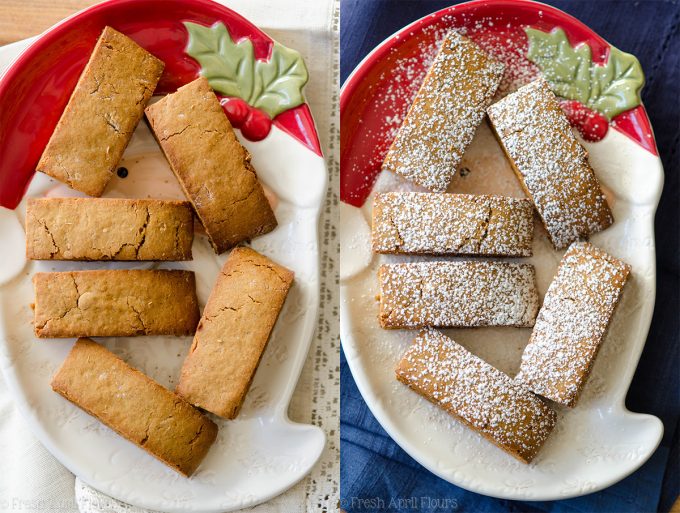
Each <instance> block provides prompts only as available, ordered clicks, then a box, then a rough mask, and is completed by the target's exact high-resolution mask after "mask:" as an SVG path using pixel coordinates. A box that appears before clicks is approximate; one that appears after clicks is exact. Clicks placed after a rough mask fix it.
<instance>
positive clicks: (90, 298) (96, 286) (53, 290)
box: [33, 270, 199, 338]
mask: <svg viewBox="0 0 680 513" xmlns="http://www.w3.org/2000/svg"><path fill="white" fill-rule="evenodd" d="M33 285H34V287H35V322H34V329H35V334H36V335H37V336H38V337H42V338H64V337H126V336H136V335H178V336H180V335H193V333H194V330H195V329H196V325H197V324H198V320H199V311H198V300H197V298H196V283H195V277H194V273H193V272H190V271H167V270H148V271H146V270H144V271H140V270H134V271H127V270H110V271H109V270H101V271H69V272H56V273H36V274H35V275H34V276H33Z"/></svg>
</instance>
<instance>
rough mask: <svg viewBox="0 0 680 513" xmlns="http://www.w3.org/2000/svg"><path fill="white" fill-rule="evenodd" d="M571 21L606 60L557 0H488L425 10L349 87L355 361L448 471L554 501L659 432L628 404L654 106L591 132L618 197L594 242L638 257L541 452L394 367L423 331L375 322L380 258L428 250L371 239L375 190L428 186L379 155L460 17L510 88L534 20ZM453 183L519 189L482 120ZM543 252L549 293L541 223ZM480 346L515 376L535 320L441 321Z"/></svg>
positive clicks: (399, 429) (628, 461)
mask: <svg viewBox="0 0 680 513" xmlns="http://www.w3.org/2000/svg"><path fill="white" fill-rule="evenodd" d="M527 26H530V27H533V28H538V29H540V30H543V31H545V32H549V31H551V30H553V29H554V28H562V29H564V31H565V32H566V35H567V37H568V38H569V41H570V43H571V44H572V45H573V46H576V45H577V44H578V43H586V44H588V45H589V46H590V47H591V49H592V55H593V62H594V63H596V64H597V63H599V64H601V63H602V62H604V61H606V58H607V56H608V54H609V50H608V48H609V45H608V44H607V43H606V42H605V41H604V40H602V39H601V38H600V37H598V36H597V35H596V34H594V33H593V32H592V31H591V30H590V29H588V28H587V27H585V26H584V25H583V24H581V23H580V22H578V21H577V20H575V19H574V18H571V17H570V16H568V15H566V14H565V13H563V12H561V11H559V10H557V9H554V8H552V7H549V6H546V5H542V4H538V3H535V2H526V1H521V0H491V1H488V0H483V1H480V2H471V3H468V4H461V5H458V6H455V7H452V8H449V9H445V10H443V11H440V12H438V13H434V14H433V15H430V16H428V17H425V18H423V19H421V20H419V21H417V22H415V23H414V24H412V25H410V26H408V27H406V28H404V29H403V30H402V31H400V32H398V33H397V34H395V35H393V36H392V37H390V38H388V39H387V40H386V41H385V42H383V43H382V44H381V45H380V46H379V47H377V48H376V49H375V50H374V51H373V52H372V53H371V54H369V55H368V56H367V57H366V59H364V61H363V62H362V63H361V64H360V65H359V66H358V67H357V68H356V69H355V71H354V72H353V74H352V75H351V76H350V77H349V78H348V80H347V82H346V83H345V85H344V87H343V90H342V92H341V123H342V126H343V132H342V134H341V138H342V150H341V180H342V183H341V199H342V203H341V217H340V223H341V229H340V237H341V269H340V277H341V289H340V292H341V310H340V312H341V339H342V344H343V348H344V351H345V354H346V356H347V362H348V364H349V366H350V369H351V371H352V374H353V376H354V379H355V381H356V383H357V386H358V388H359V390H360V392H361V394H362V395H363V397H364V399H365V400H366V403H367V404H368V406H369V408H370V409H371V411H372V412H373V414H374V415H375V417H376V418H377V420H378V421H379V422H380V424H381V425H382V426H383V427H384V428H385V430H386V431H387V432H388V433H389V435H390V436H391V437H392V438H393V439H394V440H395V441H396V442H397V443H398V444H399V445H400V446H401V447H402V448H403V449H404V450H405V451H406V452H407V453H409V454H410V455H411V456H412V457H413V458H414V459H416V460H417V461H418V462H419V463H421V464H422V465H423V466H425V467H426V468H427V469H428V470H430V471H432V472H433V473H435V474H436V475H438V476H440V477H441V478H443V479H445V480H447V481H449V482H451V483H453V484H456V485H458V486H461V487H463V488H466V489H468V490H472V491H475V492H478V493H483V494H485V495H490V496H495V497H503V498H508V499H528V500H553V499H563V498H568V497H575V496H579V495H584V494H586V493H590V492H594V491H597V490H600V489H602V488H605V487H607V486H609V485H611V484H613V483H615V482H617V481H619V480H620V479H622V478H624V477H625V476H627V475H629V474H630V473H631V472H633V471H634V470H635V469H637V468H638V467H639V466H640V465H642V464H643V463H644V462H645V461H646V460H647V459H648V458H649V457H650V456H651V454H652V453H653V452H654V450H655V449H656V447H657V446H658V444H659V442H660V440H661V436H662V434H663V425H662V424H661V421H660V420H659V419H657V418H656V417H653V416H650V415H642V414H636V413H631V412H629V411H628V410H627V409H626V408H625V405H624V401H625V396H626V392H627V390H628V387H629V385H630V381H631V379H632V377H633V373H634V372H635V367H636V365H637V362H638V359H639V357H640V354H641V352H642V349H643V346H644V343H645V339H646V337H647V332H648V329H649V325H650V322H651V317H652V311H653V308H654V298H655V280H656V271H655V249H654V231H653V221H654V213H655V210H656V206H657V203H658V201H659V196H660V193H661V188H662V185H663V169H662V166H661V161H660V160H659V158H658V156H657V155H656V148H655V145H654V140H653V134H652V133H651V128H650V127H649V121H648V119H647V116H646V113H645V111H644V107H643V106H642V105H639V106H638V107H636V108H634V109H632V110H629V111H627V112H625V113H623V114H621V115H620V116H618V117H616V118H614V122H613V123H612V125H611V126H610V127H609V129H608V131H607V133H606V136H605V137H604V138H603V139H602V140H600V141H599V142H594V143H587V142H585V143H584V144H585V146H586V148H587V150H588V152H589V154H590V161H591V164H592V165H593V168H594V169H595V172H596V174H597V176H598V178H599V179H600V181H601V183H602V185H603V189H604V191H605V194H607V196H608V198H609V200H610V205H611V206H612V208H613V212H614V217H615V219H616V222H615V224H614V225H613V226H612V227H611V228H609V229H607V230H606V231H604V232H602V233H599V234H597V235H595V236H594V237H592V239H591V240H592V242H593V243H594V244H595V245H596V246H599V247H602V248H604V249H605V250H607V251H608V252H610V253H612V254H613V255H615V256H617V257H620V258H622V259H623V260H625V261H626V262H628V263H629V264H631V265H632V267H633V273H632V278H631V280H630V281H629V283H628V284H627V285H626V290H625V292H624V294H623V299H622V302H621V304H620V305H619V308H618V310H617V312H616V314H615V316H614V319H613V321H612V325H611V327H610V331H609V334H608V336H607V339H606V341H605V342H604V344H603V346H602V349H601V351H600V355H599V357H598V358H597V360H596V362H595V366H594V369H593V372H592V375H591V377H590V379H589V381H588V383H587V385H586V388H585V390H584V393H583V396H582V398H581V400H580V402H579V403H578V405H577V407H576V408H574V409H573V410H567V409H560V410H559V411H558V416H559V422H558V426H557V428H556V429H555V431H554V432H553V434H552V435H551V436H550V438H549V440H548V442H547V444H546V446H545V447H544V448H543V450H542V451H541V453H540V454H539V456H538V457H537V458H536V460H535V461H534V462H533V463H532V464H531V465H524V464H522V463H519V462H518V461H516V460H515V459H514V458H512V457H511V456H508V455H506V454H505V453H503V452H502V451H500V450H499V449H497V448H496V447H495V446H493V445H491V444H490V443H489V442H487V441H486V440H484V439H482V438H481V437H480V436H478V435H477V434H475V433H474V432H472V431H471V430H469V429H467V428H466V427H464V426H463V425H462V424H460V423H458V422H456V421H455V420H453V419H452V418H451V417H449V416H448V415H447V414H445V413H444V412H443V411H441V410H439V409H438V408H436V407H435V406H434V405H432V404H430V403H429V402H427V401H426V400H425V399H423V398H421V397H420V396H418V395H417V394H415V393H414V392H412V391H411V390H409V389H408V388H407V387H405V386H404V385H402V384H400V383H398V382H397V381H396V379H395V377H394V366H395V365H396V363H397V362H398V360H399V358H400V357H401V355H402V354H403V352H404V351H405V350H406V348H407V347H408V346H409V345H410V343H411V342H412V340H413V338H414V337H415V332H409V331H405V330H395V331H386V330H382V329H381V328H380V327H379V325H378V322H377V313H378V304H377V302H376V300H375V296H376V294H377V293H378V287H377V279H376V271H377V268H378V266H379V265H380V264H381V263H384V262H395V261H400V262H403V261H416V260H422V259H423V257H405V256H378V255H373V254H371V249H370V228H369V226H370V216H371V197H372V195H373V194H375V193H376V192H377V191H386V190H420V189H417V188H416V187H415V186H412V185H411V184H409V183H406V182H404V181H402V180H401V179H399V178H397V177H396V176H395V175H392V174H390V173H381V172H380V166H381V163H382V160H383V158H384V155H385V152H386V150H387V148H388V147H389V144H390V143H391V141H392V139H393V138H394V135H395V134H396V130H397V129H398V127H399V125H400V124H401V121H402V119H403V117H404V115H405V113H406V109H407V108H408V106H409V104H410V102H411V101H412V99H413V97H414V95H415V93H416V92H417V89H418V87H419V86H420V83H421V82H422V79H423V77H424V74H425V72H426V71H427V69H428V67H429V64H430V62H431V60H432V58H433V57H434V54H435V53H436V50H437V44H438V42H439V41H440V40H441V38H442V37H443V35H444V34H445V33H446V31H447V30H449V29H450V28H457V29H458V30H462V31H463V32H464V33H466V34H467V35H469V36H470V37H472V38H473V39H475V40H476V41H477V42H478V43H480V44H481V45H482V46H483V47H484V48H485V49H487V51H489V52H490V53H492V54H494V55H495V56H496V57H497V58H498V59H500V60H502V61H504V62H505V63H506V65H507V67H508V70H509V71H508V73H506V80H505V81H504V88H505V89H506V91H509V90H512V89H514V88H516V87H518V86H520V85H522V84H523V83H526V82H528V81H530V80H531V79H533V78H534V77H535V76H536V75H537V74H538V73H540V70H537V69H536V68H532V67H531V66H529V65H528V63H527V62H526V59H525V58H524V52H525V51H526V47H527V41H526V36H524V39H522V37H523V34H524V29H525V28H526V27H527ZM462 168H463V169H464V170H465V171H464V172H463V173H459V174H457V175H456V177H455V178H454V181H453V183H452V185H451V187H450V188H449V192H465V193H486V194H505V195H511V196H517V197H522V196H523V192H522V190H521V188H520V187H519V184H518V182H517V180H516V178H515V176H514V174H513V172H512V169H511V168H510V166H509V164H508V162H507V161H506V159H505V157H504V155H503V152H502V150H501V149H500V147H499V146H498V144H497V142H496V140H495V138H494V137H493V134H492V132H491V130H490V128H489V127H488V126H487V125H486V123H484V124H483V125H482V126H481V127H480V129H479V130H478V132H477V134H476V136H475V139H474V141H473V143H472V145H471V147H470V148H469V149H468V151H467V153H466V155H465V157H464V159H463V163H462ZM533 249H534V256H533V257H532V258H530V259H528V261H529V262H531V263H533V264H534V265H535V266H536V271H537V281H538V286H539V292H540V295H541V298H542V297H543V295H544V293H545V291H546V289H547V287H548V284H549V283H550V281H551V279H552V277H553V276H554V274H555V271H556V269H557V265H558V264H559V261H560V259H561V256H562V254H563V251H561V252H557V251H554V250H553V249H552V246H551V245H550V243H549V242H548V240H547V235H546V234H545V232H544V229H543V228H542V226H540V225H539V223H538V222H537V223H536V227H535V240H534V248H533ZM444 332H445V333H447V334H448V335H450V336H451V337H452V338H454V340H456V341H458V342H460V343H461V344H463V345H464V346H465V347H467V348H468V349H470V350H471V351H472V352H473V353H475V354H477V355H479V356H480V357H482V358H484V359H485V360H487V361H488V362H490V363H491V364H492V365H494V366H496V367H498V368H499V369H501V370H503V371H505V372H507V373H508V374H510V375H515V374H516V373H517V371H518V368H519V362H520V357H521V354H522V351H523V349H524V347H525V345H526V343H527V341H528V339H529V335H530V333H531V330H530V329H514V328H479V329H474V330H471V329H468V330H465V329H451V330H444Z"/></svg>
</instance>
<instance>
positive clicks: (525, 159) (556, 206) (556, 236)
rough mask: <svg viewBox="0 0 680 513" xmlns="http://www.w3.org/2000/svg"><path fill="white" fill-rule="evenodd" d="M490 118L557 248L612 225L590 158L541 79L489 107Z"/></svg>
mask: <svg viewBox="0 0 680 513" xmlns="http://www.w3.org/2000/svg"><path fill="white" fill-rule="evenodd" d="M488 114H489V119H490V120H491V123H492V126H493V128H494V130H495V132H496V136H497V137H498V139H499V141H500V143H501V146H502V147H503V149H504V150H505V153H506V154H507V156H508V158H509V159H510V163H511V164H512V167H513V169H514V171H515V173H516V174H517V177H518V178H519V180H520V182H521V183H522V186H523V187H524V189H525V191H526V192H527V194H528V195H529V196H530V197H531V199H532V200H533V202H534V204H535V205H536V210H537V211H538V213H539V215H540V216H541V219H542V220H543V224H544V225H545V228H546V230H547V231H548V235H549V237H550V240H551V241H552V243H553V245H554V246H555V247H556V248H557V249H561V248H566V247H567V246H569V244H571V243H572V242H575V241H577V240H579V239H584V238H586V237H588V236H589V235H591V234H593V233H596V232H599V231H601V230H604V229H605V228H607V227H608V226H609V225H611V224H612V223H613V222H614V218H613V217H612V213H611V210H610V209H609V205H608V204H607V200H606V198H605V196H604V194H603V193H602V189H601V188H600V183H599V182H598V180H597V177H596V176H595V173H594V172H593V169H592V168H591V167H590V164H589V163H588V153H587V152H586V150H585V149H584V148H583V146H581V144H580V143H579V142H578V140H577V139H576V137H575V136H574V133H573V132H572V130H571V126H570V125H569V121H568V120H567V118H566V116H565V115H564V112H563V111H562V109H561V108H560V106H559V103H558V102H557V98H556V97H555V95H554V94H553V92H552V91H551V90H550V86H549V85H548V83H547V82H545V81H544V80H542V79H539V80H536V81H534V82H532V83H530V84H528V85H526V86H524V87H522V88H520V89H519V90H518V91H516V92H515V93H513V94H510V95H508V96H506V97H505V98H503V99H502V100H501V101H499V102H497V103H495V104H493V105H492V106H491V107H489V109H488Z"/></svg>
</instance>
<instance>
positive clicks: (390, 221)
mask: <svg viewBox="0 0 680 513" xmlns="http://www.w3.org/2000/svg"><path fill="white" fill-rule="evenodd" d="M533 212H534V207H533V204H532V203H531V201H529V200H527V199H517V198H508V197H504V196H485V195H470V194H435V193H419V192H387V193H383V194H378V195H376V196H375V198H374V201H373V250H374V251H376V252H378V253H411V254H431V255H443V254H455V255H482V256H531V243H532V240H533V229H534V224H533Z"/></svg>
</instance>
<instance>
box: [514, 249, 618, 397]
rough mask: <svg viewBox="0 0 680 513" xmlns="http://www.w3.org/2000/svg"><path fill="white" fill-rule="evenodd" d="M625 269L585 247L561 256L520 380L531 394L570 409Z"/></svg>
mask: <svg viewBox="0 0 680 513" xmlns="http://www.w3.org/2000/svg"><path fill="white" fill-rule="evenodd" d="M629 273H630V266H628V264H626V263H624V262H622V261H620V260H617V259H616V258H614V257H612V256H610V255H608V254H607V253H605V252H604V251H602V250H601V249H598V248H595V247H594V246H592V245H590V244H588V243H574V244H572V245H571V247H570V248H569V249H568V250H567V252H566V254H565V255H564V257H563V259H562V262H561V263H560V267H559V269H558V270H557V276H556V277H555V278H554V280H553V281H552V283H551V284H550V287H549V288H548V292H547V293H546V295H545V299H544V301H543V306H542V307H541V310H540V312H539V314H538V319H537V320H536V325H535V327H534V331H533V333H532V334H531V339H530V340H529V344H528V345H527V347H526V349H525V350H524V354H523V355H522V365H521V368H520V374H519V378H520V379H522V380H523V381H524V382H525V383H526V384H527V385H528V386H529V388H531V390H533V391H534V392H535V393H537V394H540V395H542V396H543V397H547V398H548V399H552V400H553V401H555V402H558V403H560V404H563V405H566V406H573V405H574V404H575V403H576V401H577V400H578V397H579V395H580V393H581V390H582V389H583V386H584V384H585V382H586V380H587V379H588V376H589V374H590V370H591V368H592V365H593V362H594V361H595V357H596V356H597V352H598V350H599V347H600V344H601V342H602V339H603V338H604V336H605V334H606V332H607V328H608V326H609V322H610V320H611V317H612V314H613V313H614V310H615V308H616V305H617V304H618V302H619V299H620V297H621V292H622V290H623V286H624V285H625V283H626V280H627V278H628V274H629Z"/></svg>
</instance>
